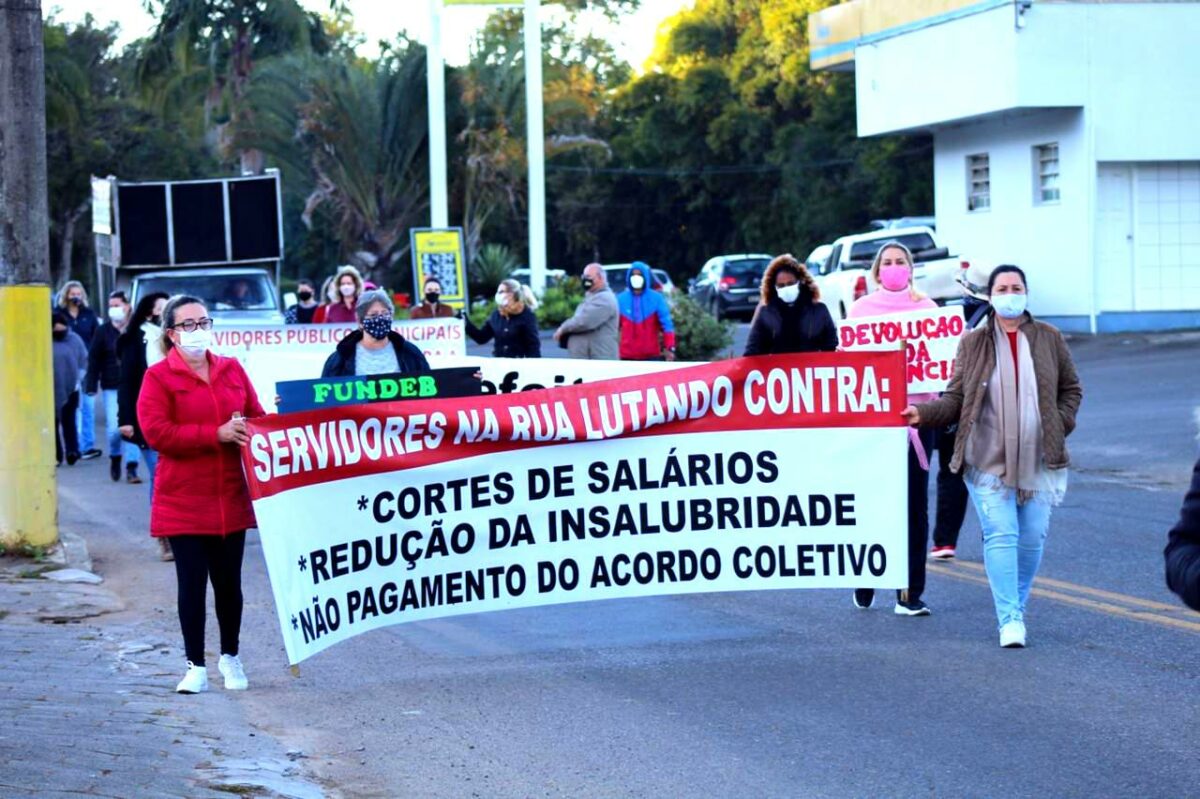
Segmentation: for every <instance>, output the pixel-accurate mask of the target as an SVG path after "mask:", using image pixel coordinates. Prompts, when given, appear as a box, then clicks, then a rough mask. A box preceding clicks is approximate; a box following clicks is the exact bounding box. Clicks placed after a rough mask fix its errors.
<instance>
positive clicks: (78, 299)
mask: <svg viewBox="0 0 1200 799" xmlns="http://www.w3.org/2000/svg"><path fill="white" fill-rule="evenodd" d="M67 302H69V303H71V304H72V305H83V297H71V298H70V299H69V300H67Z"/></svg>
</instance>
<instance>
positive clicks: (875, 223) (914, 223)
mask: <svg viewBox="0 0 1200 799" xmlns="http://www.w3.org/2000/svg"><path fill="white" fill-rule="evenodd" d="M868 227H870V229H871V230H893V229H895V228H901V227H927V228H929V229H930V230H937V218H936V217H932V216H901V217H898V218H896V219H872V220H871V223H870V225H868Z"/></svg>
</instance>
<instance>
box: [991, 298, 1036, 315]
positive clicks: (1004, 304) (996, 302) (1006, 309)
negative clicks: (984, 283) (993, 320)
mask: <svg viewBox="0 0 1200 799" xmlns="http://www.w3.org/2000/svg"><path fill="white" fill-rule="evenodd" d="M1028 302H1029V298H1028V297H1027V296H1026V295H1024V294H994V295H992V307H993V308H995V309H996V313H998V314H1000V315H1001V316H1003V317H1004V318H1005V319H1016V318H1017V317H1019V316H1020V315H1021V314H1023V313H1025V305H1026V304H1027V303H1028Z"/></svg>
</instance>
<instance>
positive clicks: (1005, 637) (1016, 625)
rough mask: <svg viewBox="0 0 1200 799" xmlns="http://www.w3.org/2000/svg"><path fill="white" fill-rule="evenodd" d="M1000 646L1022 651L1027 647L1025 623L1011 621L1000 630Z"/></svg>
mask: <svg viewBox="0 0 1200 799" xmlns="http://www.w3.org/2000/svg"><path fill="white" fill-rule="evenodd" d="M1000 646H1002V647H1004V648H1005V649H1020V648H1022V647H1024V646H1025V622H1023V621H1010V622H1008V623H1007V624H1005V625H1004V626H1003V627H1001V628H1000Z"/></svg>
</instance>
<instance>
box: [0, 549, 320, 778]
mask: <svg viewBox="0 0 1200 799" xmlns="http://www.w3.org/2000/svg"><path fill="white" fill-rule="evenodd" d="M66 549H67V551H68V552H69V553H70V555H71V557H72V558H73V560H72V561H66V559H65V558H64V557H63V556H62V553H61V548H60V550H59V553H58V554H59V557H58V558H57V560H58V561H59V562H54V561H34V560H31V559H23V558H12V557H4V558H0V649H2V650H3V653H4V654H3V657H0V752H2V753H3V755H2V757H0V761H2V762H3V766H2V767H0V795H2V796H5V797H26V796H29V797H32V796H38V797H45V796H56V795H68V794H69V795H73V796H80V795H82V796H112V797H135V796H147V797H172V796H186V797H219V796H229V795H230V794H231V793H234V794H239V795H244V796H261V797H296V798H297V799H308V798H309V797H321V796H336V795H337V793H336V792H333V791H330V790H328V789H326V788H324V787H322V786H321V784H320V783H319V781H318V780H317V779H316V778H314V777H313V776H312V775H311V774H306V771H307V770H308V769H306V763H305V757H304V755H303V753H302V752H299V751H297V750H291V751H288V750H287V749H286V748H285V747H284V746H283V745H282V744H281V743H279V742H278V741H277V740H275V739H274V738H273V737H272V736H271V735H269V734H268V733H266V732H264V731H263V730H260V729H258V728H256V727H255V726H254V725H253V724H248V723H247V722H246V720H245V717H244V716H245V714H244V710H243V708H241V707H239V703H240V702H241V701H242V700H244V699H245V697H246V694H237V693H232V692H230V693H226V692H225V691H223V689H222V688H221V679H220V676H219V675H216V679H215V680H211V679H210V692H209V693H208V694H203V695H200V696H190V697H185V696H180V695H177V694H175V693H173V692H172V689H173V687H174V684H175V682H176V681H177V680H178V679H179V677H180V675H181V668H180V663H181V662H182V661H183V654H182V652H181V651H180V645H179V642H178V641H177V640H176V639H177V638H178V633H177V632H176V633H175V635H174V636H166V635H163V634H162V633H161V628H162V625H161V624H155V623H151V622H150V620H149V619H148V614H147V613H145V612H138V609H137V608H131V607H130V606H131V605H132V604H133V603H132V602H129V601H127V600H126V599H124V598H122V597H121V596H120V595H118V593H117V591H116V590H114V589H113V588H111V587H110V586H109V585H107V584H103V583H102V584H99V585H96V584H89V582H57V581H56V580H54V579H52V578H53V577H55V576H56V575H55V572H56V571H61V570H62V569H63V568H64V567H83V568H82V569H80V570H79V571H78V572H77V573H76V574H74V575H73V576H74V577H75V578H76V579H85V580H87V579H89V576H90V574H91V573H90V572H89V571H88V569H89V568H90V565H91V564H90V562H89V561H88V559H87V556H86V548H85V547H83V546H81V545H80V543H79V539H78V538H77V537H76V538H75V539H74V542H73V545H72V546H68V547H66ZM149 551H151V550H150V548H149V547H146V548H145V551H139V553H138V554H140V555H142V556H144V555H145V554H146V553H148V552H149ZM64 561H66V562H64ZM155 566H156V567H157V566H161V567H162V569H170V568H171V567H170V565H169V564H155ZM143 568H144V567H143ZM68 576H69V577H70V576H72V575H71V574H70V573H68ZM91 579H92V580H94V579H95V578H91ZM166 604H168V605H173V603H170V602H168V603H166ZM147 610H149V609H148V608H147ZM212 671H213V673H214V674H215V672H216V669H215V668H214V669H213V670H212ZM252 687H253V686H252Z"/></svg>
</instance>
